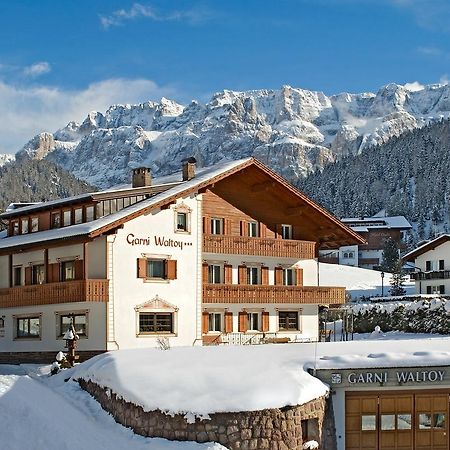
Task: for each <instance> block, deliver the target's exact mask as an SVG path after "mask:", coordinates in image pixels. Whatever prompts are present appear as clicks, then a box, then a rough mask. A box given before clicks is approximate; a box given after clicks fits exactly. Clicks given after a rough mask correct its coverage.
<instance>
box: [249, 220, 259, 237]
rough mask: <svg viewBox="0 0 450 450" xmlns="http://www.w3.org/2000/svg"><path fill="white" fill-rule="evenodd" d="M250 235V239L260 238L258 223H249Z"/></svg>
mask: <svg viewBox="0 0 450 450" xmlns="http://www.w3.org/2000/svg"><path fill="white" fill-rule="evenodd" d="M248 235H249V236H250V237H258V236H259V230H258V222H249V223H248Z"/></svg>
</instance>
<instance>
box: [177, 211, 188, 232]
mask: <svg viewBox="0 0 450 450" xmlns="http://www.w3.org/2000/svg"><path fill="white" fill-rule="evenodd" d="M177 231H188V221H187V214H186V213H184V212H178V213H177Z"/></svg>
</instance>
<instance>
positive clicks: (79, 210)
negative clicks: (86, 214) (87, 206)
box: [74, 208, 83, 224]
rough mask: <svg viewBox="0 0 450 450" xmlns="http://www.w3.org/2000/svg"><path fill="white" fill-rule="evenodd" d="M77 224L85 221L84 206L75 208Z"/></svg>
mask: <svg viewBox="0 0 450 450" xmlns="http://www.w3.org/2000/svg"><path fill="white" fill-rule="evenodd" d="M74 218H75V221H74V223H75V224H79V223H83V208H75V210H74Z"/></svg>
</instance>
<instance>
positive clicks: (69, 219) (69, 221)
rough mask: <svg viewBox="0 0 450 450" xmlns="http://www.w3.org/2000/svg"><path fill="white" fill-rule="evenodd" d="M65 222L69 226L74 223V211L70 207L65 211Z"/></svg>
mask: <svg viewBox="0 0 450 450" xmlns="http://www.w3.org/2000/svg"><path fill="white" fill-rule="evenodd" d="M63 219H64V224H63V226H65V227H68V226H70V225H72V211H71V210H70V209H68V210H66V211H64V212H63Z"/></svg>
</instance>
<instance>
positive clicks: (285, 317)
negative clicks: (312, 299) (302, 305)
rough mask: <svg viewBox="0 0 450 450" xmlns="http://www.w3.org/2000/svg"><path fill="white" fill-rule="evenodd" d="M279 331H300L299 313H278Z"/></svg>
mask: <svg viewBox="0 0 450 450" xmlns="http://www.w3.org/2000/svg"><path fill="white" fill-rule="evenodd" d="M278 329H279V330H280V331H300V314H299V312H298V311H278Z"/></svg>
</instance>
